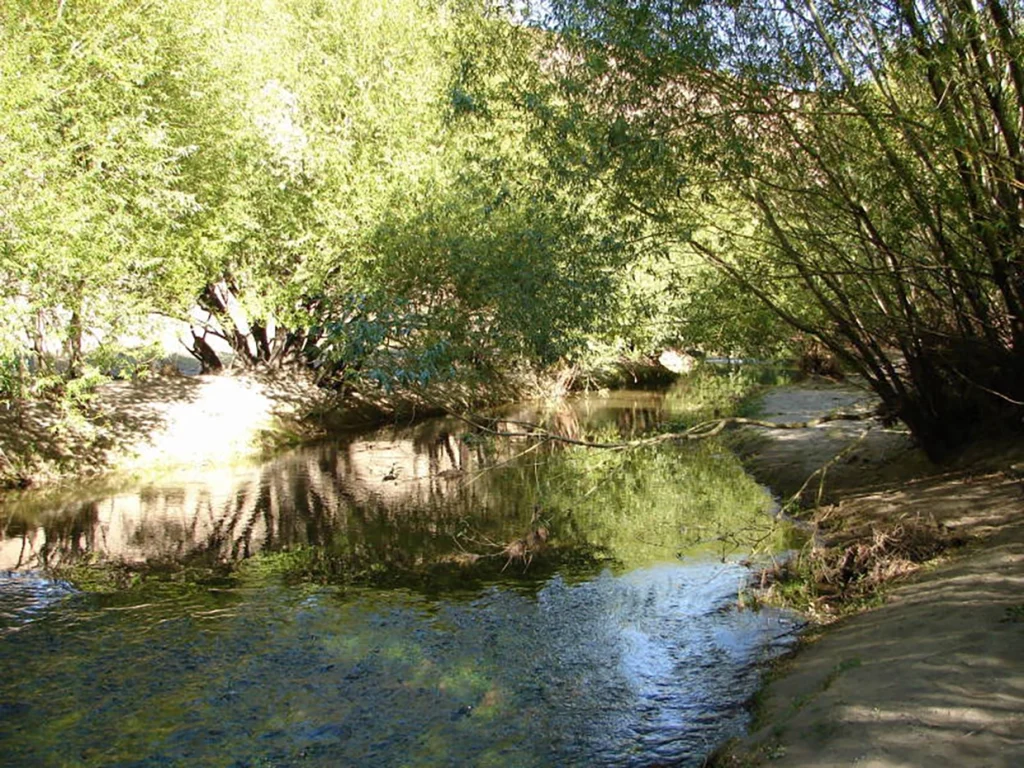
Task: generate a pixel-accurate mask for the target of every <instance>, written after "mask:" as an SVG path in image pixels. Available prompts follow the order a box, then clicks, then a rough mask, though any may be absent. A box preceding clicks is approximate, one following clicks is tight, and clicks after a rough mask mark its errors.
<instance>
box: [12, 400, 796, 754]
mask: <svg viewBox="0 0 1024 768" xmlns="http://www.w3.org/2000/svg"><path fill="white" fill-rule="evenodd" d="M679 405H680V403H679V401H678V399H677V398H676V397H674V396H673V395H672V394H671V393H669V394H667V395H666V394H660V393H652V392H643V391H637V392H617V393H613V394H610V395H604V396H587V397H580V398H577V399H575V400H573V401H571V402H569V403H563V404H560V405H558V406H552V407H548V408H543V407H537V406H523V407H519V408H512V409H507V410H505V411H503V412H501V413H499V414H497V415H496V419H495V421H493V422H491V423H489V424H488V425H486V426H487V428H483V427H482V426H480V425H472V424H467V423H466V422H464V421H459V420H456V419H434V420H430V421H425V422H421V423H418V424H415V425H410V426H404V425H397V426H392V427H389V428H387V429H383V430H377V431H374V432H370V433H365V434H360V435H350V436H347V437H344V438H341V439H333V440H330V441H325V442H322V443H318V444H315V445H310V446H304V447H302V448H299V449H296V450H294V451H291V452H289V453H286V454H283V455H280V456H278V457H276V458H274V459H273V460H271V461H268V462H264V463H259V464H251V465H241V466H234V467H232V468H230V469H226V468H219V469H215V470H213V469H211V470H207V471H201V470H197V469H193V470H190V471H189V472H188V473H184V474H179V475H172V476H168V477H162V478H155V479H145V480H142V479H140V480H135V481H133V482H132V483H129V484H126V485H124V486H122V487H115V488H102V489H99V488H96V489H89V488H80V489H76V490H75V492H74V493H72V494H70V495H65V496H51V497H49V498H48V499H47V500H46V501H42V502H40V501H38V500H34V501H33V500H30V501H27V502H25V503H22V504H20V505H19V504H9V505H8V506H7V507H6V508H4V509H3V510H2V511H0V531H2V535H0V664H2V666H3V668H4V669H3V671H4V674H3V675H2V676H0V763H2V764H4V765H40V766H47V765H54V766H57V765H68V764H75V765H86V766H91V765H97V766H99V765H123V766H136V765H137V766H144V765H210V766H228V765H238V766H257V765H260V766H266V765H280V766H289V765H325V766H326V765H332V766H333V765H374V766H378V765H379V766H391V765H394V766H400V765H401V766H405V765H410V766H411V765H455V764H458V765H501V766H512V765H515V766H546V765H580V766H593V765H628V766H646V765H699V764H700V763H701V761H702V759H703V756H704V755H706V754H707V753H708V752H710V751H711V750H712V749H714V747H715V746H716V745H717V744H719V743H720V742H722V741H723V740H726V739H728V738H730V737H732V736H735V735H738V734H740V733H742V731H743V729H744V728H745V726H746V724H747V713H746V709H745V703H746V701H747V699H748V698H749V696H750V695H751V694H752V692H753V691H754V690H755V688H756V685H757V680H758V675H759V668H760V666H759V665H760V664H761V663H762V662H763V661H764V660H766V659H767V658H770V657H771V656H773V655H774V654H777V653H778V652H779V651H781V650H782V649H784V648H785V647H787V646H788V644H789V643H791V641H792V638H793V633H794V630H795V627H796V624H795V622H794V620H793V619H792V618H791V617H789V616H787V615H785V614H783V613H779V612H777V611H774V610H770V609H765V610H761V611H758V612H753V611H745V610H740V609H739V608H738V607H737V595H738V593H739V591H740V590H741V589H742V587H743V585H744V584H745V581H746V579H747V578H748V576H749V571H748V569H747V568H746V567H745V565H744V564H743V561H744V560H745V558H747V557H749V556H750V555H751V553H752V552H754V553H755V554H757V555H760V556H763V555H766V554H768V553H770V552H771V551H772V550H778V549H781V548H783V547H784V546H786V542H787V538H786V537H787V533H786V532H785V531H784V530H782V529H780V528H779V525H778V524H777V523H776V521H774V520H773V518H772V516H771V514H770V511H771V509H772V505H773V502H772V499H771V498H770V496H769V495H768V493H767V491H766V490H765V489H763V488H762V487H760V486H758V485H757V484H756V483H754V482H753V480H751V478H750V477H749V476H747V475H746V474H745V473H744V471H743V469H742V467H741V466H740V464H739V462H738V461H737V459H736V458H735V457H734V456H733V455H732V454H731V453H730V452H729V451H728V450H727V449H726V448H725V447H724V446H722V445H720V444H718V443H704V444H701V445H699V446H689V447H686V446H682V447H680V446H670V445H666V444H662V445H660V446H658V447H656V448H647V449H641V450H633V451H628V452H624V451H620V452H612V451H600V450H594V449H583V448H573V447H567V446H565V445H560V444H554V443H538V442H536V441H531V440H525V439H508V438H495V437H494V436H493V435H492V434H490V430H495V429H496V430H497V431H519V430H521V429H522V426H521V422H527V421H528V422H538V423H542V424H544V425H545V427H546V428H548V429H550V430H552V431H555V432H557V433H559V434H562V435H564V436H566V437H571V438H581V437H588V438H609V437H633V436H635V435H637V434H639V433H641V432H645V431H647V430H649V429H651V428H653V427H656V425H658V424H659V423H662V422H664V421H665V420H668V419H672V418H674V417H675V416H677V415H678V414H677V410H678V408H679Z"/></svg>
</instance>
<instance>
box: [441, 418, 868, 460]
mask: <svg viewBox="0 0 1024 768" xmlns="http://www.w3.org/2000/svg"><path fill="white" fill-rule="evenodd" d="M457 418H459V419H461V420H462V421H465V422H466V423H467V424H469V425H471V426H473V427H475V428H477V429H480V430H481V431H484V432H486V433H488V434H490V435H493V436H494V437H508V438H526V439H533V440H541V441H552V442H558V443H565V444H567V445H579V446H583V447H585V448H603V449H606V450H613V451H621V450H627V449H630V448H641V447H644V446H649V445H660V444H661V443H671V442H676V441H683V440H704V439H706V438H709V437H715V436H716V435H720V434H721V433H722V432H723V431H724V430H725V429H726V427H733V426H750V427H763V428H765V429H810V428H811V427H817V426H820V425H822V424H827V423H829V422H833V421H867V420H869V419H872V418H874V414H873V413H870V412H867V413H833V414H828V415H826V416H820V417H818V418H815V419H809V420H808V421H782V422H774V421H764V420H763V419H749V418H746V417H742V416H729V417H727V418H721V419H712V420H711V421H704V422H701V423H700V424H695V425H694V426H692V427H690V428H689V429H685V430H683V431H682V432H665V433H663V434H660V435H654V436H652V437H644V438H639V439H636V440H624V441H619V442H609V443H603V442H593V441H590V440H579V439H577V438H572V437H565V436H564V435H559V434H557V433H555V432H552V431H551V430H549V429H547V428H546V427H544V426H542V425H540V424H534V423H533V422H529V421H513V420H509V419H494V418H486V419H483V418H472V417H467V416H457ZM497 423H501V424H506V425H513V426H517V427H522V428H523V429H522V430H521V431H510V430H507V429H495V428H493V427H491V426H488V424H491V425H494V424H497Z"/></svg>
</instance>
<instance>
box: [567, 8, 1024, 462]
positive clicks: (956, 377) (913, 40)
mask: <svg viewBox="0 0 1024 768" xmlns="http://www.w3.org/2000/svg"><path fill="white" fill-rule="evenodd" d="M1021 12H1022V9H1021V7H1020V6H1019V4H1017V3H1009V4H1007V3H1005V2H1002V1H1001V0H993V1H991V2H984V3H976V4H974V3H966V2H959V0H926V1H925V2H917V3H910V2H904V1H903V0H890V1H888V2H884V3H875V2H872V3H867V2H852V3H851V2H842V3H839V2H830V1H829V0H824V1H816V0H787V1H786V2H782V3H772V4H766V3H757V2H740V3H736V2H721V3H719V2H704V3H691V4H681V5H677V4H669V3H657V2H588V1H587V0H583V1H582V2H574V1H573V0H567V1H566V2H555V3H554V4H553V13H552V16H551V18H550V19H549V20H548V22H549V24H551V25H552V26H554V27H555V29H556V30H557V32H558V35H557V36H552V38H551V40H552V45H553V50H554V51H556V52H558V56H557V66H556V67H554V68H553V69H554V71H555V72H556V74H557V76H558V77H560V78H561V81H562V85H563V93H564V94H565V100H566V103H567V104H569V105H570V108H569V110H568V111H567V113H568V114H571V116H572V117H573V123H574V124H575V125H576V126H577V127H576V129H575V130H576V135H577V136H582V137H583V141H585V142H586V145H587V146H588V148H589V152H588V154H587V157H586V160H585V161H584V162H582V163H580V165H579V168H578V170H579V171H580V172H585V173H587V174H590V175H591V176H594V175H601V176H602V177H603V178H605V179H607V180H608V183H609V184H610V185H613V186H614V188H615V190H616V194H618V195H620V196H621V197H622V199H623V200H624V203H625V204H627V205H629V206H631V207H632V208H633V209H634V210H636V211H637V213H638V215H640V216H641V217H642V218H643V219H644V220H645V221H646V222H647V223H648V224H657V225H658V226H659V227H660V228H667V229H669V230H670V231H671V236H672V237H673V238H675V239H678V240H680V241H684V242H686V243H687V244H688V246H689V247H690V248H692V249H693V250H694V251H695V252H697V253H699V254H701V255H702V256H703V257H704V258H705V259H706V260H708V261H709V262H710V263H712V264H714V265H715V266H716V267H717V268H719V269H721V270H722V271H723V272H724V273H725V274H727V275H728V276H729V277H730V279H731V280H733V281H735V283H736V284H737V285H739V286H741V287H742V288H743V289H744V290H745V291H749V292H750V293H751V294H753V295H755V296H757V297H758V298H759V299H760V300H761V301H762V302H764V303H765V305H767V306H769V307H771V308H772V310H773V311H774V312H775V313H776V314H777V315H778V316H779V317H781V318H782V319H784V320H785V321H786V322H787V323H788V324H789V325H790V326H792V327H794V328H796V329H798V330H800V331H801V332H803V333H806V334H808V335H810V336H813V337H815V338H818V339H820V340H821V342H822V343H823V344H825V345H826V346H827V347H829V348H830V349H831V350H832V351H833V352H835V353H836V354H837V355H839V356H841V357H842V358H843V359H844V360H845V361H846V362H847V363H848V364H849V365H850V366H851V367H852V368H853V369H854V370H855V371H856V372H858V373H860V374H862V375H863V376H864V377H865V378H866V379H867V381H868V382H870V384H871V386H872V387H873V388H874V389H875V391H876V392H877V393H878V394H879V395H880V396H881V398H882V400H883V402H884V404H885V406H886V407H887V408H888V409H889V411H890V412H891V413H892V414H893V415H895V416H898V417H899V418H900V419H902V420H903V421H904V422H905V423H906V424H907V425H908V426H909V427H910V429H911V430H912V432H913V433H914V434H915V435H917V437H919V438H920V440H921V442H922V444H923V445H924V447H925V448H926V449H927V450H928V451H929V452H930V453H931V454H932V455H933V456H940V455H944V454H945V453H947V452H948V451H950V450H954V449H955V448H957V447H958V446H959V445H961V444H963V442H965V441H966V440H968V439H970V437H972V436H974V435H976V434H977V433H978V432H979V430H980V429H984V428H987V427H988V426H991V425H992V424H993V423H1001V424H1007V425H1010V426H1012V427H1014V428H1019V427H1020V426H1021V415H1022V410H1021V405H1022V404H1024V375H1022V374H1024V368H1022V366H1024V355H1022V354H1021V353H1022V349H1024V347H1022V346H1021V344H1022V342H1024V337H1022V326H1021V322H1022V317H1024V316H1022V314H1021V309H1022V305H1021V299H1022V290H1024V282H1022V272H1021V269H1022V255H1021V254H1022V244H1024V243H1022V239H1021V238H1022V237H1024V229H1022V228H1021V220H1020V217H1021V210H1022V203H1024V198H1022V195H1024V185H1022V184H1021V183H1020V180H1021V178H1022V177H1021V173H1022V171H1024V166H1022V164H1021V130H1022V123H1021V120H1022V118H1021V116H1022V114H1024V76H1022V70H1021V65H1020V61H1021V56H1020V54H1021V41H1020V36H1019V29H1020V15H1021ZM552 59H553V60H555V54H552ZM599 86H600V87H599Z"/></svg>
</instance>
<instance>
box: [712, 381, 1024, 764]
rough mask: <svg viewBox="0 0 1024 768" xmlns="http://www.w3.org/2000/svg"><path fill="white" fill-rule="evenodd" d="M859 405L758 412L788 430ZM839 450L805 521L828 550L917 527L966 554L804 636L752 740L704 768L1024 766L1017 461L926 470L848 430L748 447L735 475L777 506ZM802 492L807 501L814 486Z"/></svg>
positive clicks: (783, 392) (910, 570)
mask: <svg viewBox="0 0 1024 768" xmlns="http://www.w3.org/2000/svg"><path fill="white" fill-rule="evenodd" d="M870 405H871V402H870V398H869V397H867V396H866V395H865V393H863V392H859V391H858V390H855V389H852V388H850V387H831V386H825V385H822V386H819V387H784V388H780V389H778V390H774V391H772V392H770V393H769V394H768V395H767V396H766V397H765V400H764V403H763V411H764V413H765V415H766V416H768V417H773V418H777V419H778V420H780V421H788V420H796V419H800V418H808V417H812V416H814V415H817V414H818V413H820V412H825V411H829V410H832V409H834V408H838V409H842V410H846V409H850V408H857V407H862V408H863V407H870ZM864 426H869V427H872V428H871V429H870V431H869V433H868V435H867V436H864V437H862V436H861V431H862V430H863V428H864ZM848 446H852V447H850V448H849V450H847V451H846V453H844V454H843V455H842V457H841V458H840V460H838V461H837V462H836V463H835V465H833V466H832V467H831V468H830V470H829V472H828V474H827V475H826V481H825V485H824V488H823V491H822V496H823V501H824V502H825V503H826V504H827V506H824V507H823V508H822V509H821V510H819V512H818V513H817V515H816V516H815V517H816V520H817V522H818V524H819V526H820V527H821V529H822V533H823V537H824V538H825V539H826V540H828V539H830V538H831V539H833V540H841V541H843V542H844V543H847V544H856V543H857V542H865V541H870V540H872V537H874V536H876V535H878V532H882V531H886V530H891V529H892V528H893V527H894V526H899V525H912V524H926V525H928V526H931V527H933V528H934V529H935V530H937V531H941V532H943V534H944V535H945V536H946V537H947V539H948V540H949V541H958V542H966V545H964V546H961V547H957V548H954V549H947V550H946V551H945V552H944V553H943V555H942V556H941V557H940V558H939V559H937V560H935V561H933V562H930V563H925V564H923V565H920V566H911V567H907V568H905V569H902V571H901V572H900V576H899V578H897V579H896V580H895V581H893V582H891V583H890V585H889V586H888V587H887V588H886V590H885V594H884V602H883V603H882V604H881V605H879V606H877V607H875V608H873V609H870V610H865V611H863V612H861V613H858V614H856V615H853V616H850V617H848V618H845V619H843V620H841V621H838V622H836V623H834V624H831V625H829V626H827V627H825V628H823V629H821V630H820V631H812V632H811V633H809V635H808V637H807V638H806V640H805V642H803V643H802V644H801V646H800V648H799V649H798V651H797V652H796V653H795V654H794V655H793V656H792V657H791V658H789V659H788V660H786V661H784V662H782V663H781V664H780V665H779V666H778V667H777V668H776V669H775V670H774V671H773V673H772V674H771V675H770V679H769V681H768V682H767V683H766V686H765V688H764V690H763V691H762V694H761V695H760V696H759V698H758V700H757V702H756V723H755V728H754V730H753V732H752V733H751V734H750V735H749V736H748V738H746V739H745V740H743V741H742V742H740V743H737V744H733V745H731V746H730V747H729V748H728V749H726V750H725V751H724V752H723V753H722V754H721V755H719V756H718V757H717V758H716V764H717V765H719V766H750V765H761V764H769V763H770V764H771V765H778V766H808V767H810V766H815V767H816V768H825V767H828V766H851V765H857V766H865V767H866V768H867V767H870V768H897V766H899V767H900V768H905V767H906V766H929V767H930V766H957V767H960V766H990V767H991V768H1002V767H1004V766H1005V767H1006V768H1010V766H1020V765H1024V514H1022V513H1024V493H1022V485H1021V481H1020V478H1019V477H1018V471H1017V469H1014V463H1015V462H1019V461H1020V458H1021V456H1020V453H1019V452H1018V451H1019V447H1018V446H1000V447H998V448H995V447H992V446H990V447H989V448H988V450H987V451H986V452H984V453H982V452H979V453H977V454H975V455H973V456H968V457H965V458H964V459H962V460H961V461H960V462H959V463H958V464H956V465H955V466H949V467H935V466H932V465H930V464H928V462H927V461H926V460H925V459H924V458H923V456H921V454H920V453H919V452H918V451H916V450H915V448H914V447H913V445H912V444H911V443H910V441H909V439H908V438H907V437H906V436H905V435H901V434H899V433H898V432H888V431H884V430H882V429H881V428H880V425H878V424H871V423H870V422H869V423H867V424H866V425H865V424H860V423H854V422H851V423H849V424H846V425H839V424H830V425H825V426H822V427H819V428H816V429H811V430H802V431H800V432H794V433H785V432H783V433H771V434H770V435H765V436H762V437H760V438H759V439H758V440H757V441H756V442H755V443H754V448H752V449H751V450H752V455H751V456H750V457H749V459H748V461H749V464H750V466H751V468H752V469H753V471H754V472H755V474H756V475H758V476H759V477H761V478H762V479H763V480H764V481H765V482H767V483H769V484H770V485H772V486H774V487H775V488H776V489H779V490H782V491H783V492H784V493H787V494H788V493H792V492H793V491H795V490H796V488H799V486H800V484H802V483H803V479H804V478H806V476H807V475H809V474H810V473H811V472H813V471H814V470H815V469H816V468H818V467H819V466H821V465H822V464H823V463H825V462H826V461H827V460H828V459H829V458H830V457H832V456H834V455H836V454H837V453H839V452H840V451H843V450H844V448H846V447H848ZM810 488H811V489H812V495H814V494H816V493H817V484H816V481H815V483H814V484H813V485H812V486H810ZM829 502H830V503H829Z"/></svg>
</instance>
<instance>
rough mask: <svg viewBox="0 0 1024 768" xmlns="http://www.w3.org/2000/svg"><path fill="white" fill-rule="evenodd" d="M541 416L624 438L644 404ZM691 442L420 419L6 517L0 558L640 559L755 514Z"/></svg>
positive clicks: (53, 562) (758, 497)
mask: <svg viewBox="0 0 1024 768" xmlns="http://www.w3.org/2000/svg"><path fill="white" fill-rule="evenodd" d="M504 418H507V419H511V420H514V419H516V418H517V416H515V415H506V416H505V417H504ZM534 418H535V419H536V418H537V417H536V415H534ZM542 418H543V419H544V420H545V424H546V426H547V427H548V428H549V429H553V428H557V429H558V431H559V432H560V433H562V434H564V435H566V436H573V435H577V436H586V434H587V433H588V430H593V429H595V428H596V429H608V428H615V429H618V430H620V431H621V432H622V433H624V434H630V433H632V432H633V431H634V430H640V429H646V428H647V427H648V426H649V425H651V424H652V423H655V422H656V420H657V411H656V409H653V408H651V407H649V404H647V403H639V404H637V403H634V404H632V405H629V406H628V407H621V408H619V409H617V410H615V411H613V412H609V411H604V412H600V411H597V412H595V414H582V415H581V412H580V409H569V408H560V409H557V410H552V411H550V412H548V413H547V414H544V415H543V416H542ZM701 450H702V451H703V453H701V452H692V451H690V452H680V451H678V450H676V449H673V448H671V447H668V446H666V447H664V448H661V449H658V450H652V451H644V452H629V453H607V452H594V451H586V450H579V449H573V448H568V447H566V446H564V445H561V444H545V445H543V446H540V447H537V446H536V444H534V443H529V442H527V441H522V440H511V441H508V440H505V441H503V440H492V439H489V438H487V437H486V434H484V433H481V432H480V431H474V430H473V429H471V428H470V427H468V426H467V425H466V424H463V423H461V422H458V421H456V420H445V419H438V420H432V421H428V422H424V423H422V424H419V425H416V426H414V427H411V428H407V429H400V430H389V431H381V432H378V433H375V434H373V435H370V436H368V437H364V438H359V439H353V440H349V441H346V442H334V443H323V444H319V445H314V446H307V447H304V448H301V449H298V450H295V451H292V452H290V453H288V454H285V455H283V456H280V457H278V458H277V459H275V460H272V461H269V462H267V463H265V464H264V465H262V466H260V467H253V468H247V469H241V470H238V471H236V472H235V473H234V474H233V475H225V474H223V473H210V475H209V476H207V477H204V478H203V482H201V483H185V484H180V485H162V486H149V487H147V488H145V489H143V490H141V491H137V492H135V493H129V494H115V495H112V496H107V497H105V498H100V499H95V500H89V501H85V502H82V501H79V502H75V503H74V504H70V505H68V506H66V507H65V508H57V509H53V510H50V511H48V512H46V513H44V514H43V515H42V516H40V517H37V518H32V517H31V516H23V517H19V516H18V514H17V513H16V512H14V513H9V514H8V516H7V519H6V521H5V522H4V523H3V525H0V568H26V567H44V568H46V567H50V568H53V567H59V566H62V565H67V564H73V563H76V562H82V561H87V560H88V559H90V558H97V559H100V560H103V561H107V562H113V563H119V564H124V565H127V566H129V567H131V568H146V567H149V566H152V565H154V564H161V565H167V564H177V565H181V564H185V565H206V566H225V565H227V566H229V567H232V568H233V567H234V564H236V563H238V562H240V561H246V560H249V559H251V558H253V557H254V556H258V557H257V561H258V563H269V562H270V561H271V560H273V559H274V558H276V559H277V562H278V565H279V566H280V567H276V566H275V567H276V570H277V572H283V573H286V574H287V575H291V576H297V577H300V578H302V577H310V578H316V579H327V580H341V581H346V582H349V581H353V582H360V583H389V582H394V583H398V582H402V581H403V580H404V581H408V580H409V579H410V578H411V576H415V577H416V578H419V577H421V576H422V577H424V578H426V576H430V575H434V576H437V575H438V574H441V575H442V576H443V575H444V574H446V573H449V572H450V573H451V574H454V575H456V576H460V577H461V576H464V575H465V574H466V572H467V571H468V570H472V571H473V572H475V573H487V572H491V573H493V574H497V573H500V572H501V571H502V569H503V568H504V569H506V571H507V572H508V573H510V574H511V573H522V572H523V571H524V570H526V569H527V567H528V568H529V569H530V570H531V571H532V572H533V573H537V572H538V571H543V570H544V569H546V568H549V567H554V565H555V564H557V563H558V562H563V563H564V562H567V561H570V560H573V559H574V558H577V559H579V560H580V561H582V562H586V563H591V564H592V563H593V562H594V558H595V557H599V556H601V557H605V556H607V555H608V553H612V554H614V555H615V557H616V558H617V559H621V560H622V561H623V562H627V561H629V562H634V561H635V562H643V561H652V560H653V559H654V558H656V557H664V556H665V553H666V552H669V553H670V554H671V553H672V552H674V551H678V550H679V548H680V547H682V546H684V544H685V542H683V543H681V542H682V538H683V534H682V532H684V531H697V532H698V534H697V535H698V536H700V537H704V538H707V536H706V535H705V532H706V531H710V532H711V533H710V535H711V536H714V537H715V538H720V537H721V535H722V533H721V532H722V531H726V530H727V529H728V528H729V526H731V525H733V519H734V518H736V515H737V512H736V510H740V511H741V512H742V515H743V516H745V517H744V518H743V519H744V521H745V522H743V524H744V525H748V524H749V523H750V520H751V516H750V513H751V512H752V511H753V512H754V513H755V514H757V515H760V514H761V512H760V510H761V508H762V507H763V506H764V504H763V502H764V499H763V493H762V492H761V491H760V490H759V489H757V488H756V486H753V485H752V483H751V481H750V480H749V478H746V477H745V475H743V473H742V470H741V469H740V468H739V467H738V465H737V464H735V462H733V463H732V464H730V463H729V462H727V461H721V460H720V459H719V458H716V457H717V456H721V455H722V454H720V453H716V452H715V449H713V448H712V447H710V446H706V447H705V448H702V449H701ZM751 489H753V490H751ZM541 528H543V529H544V535H543V536H542V537H539V536H538V534H537V531H538V530H540V529H541ZM548 534H550V536H549V535H548ZM531 535H532V538H531ZM688 535H689V534H688ZM691 538H693V537H691ZM531 541H534V542H538V541H539V542H540V543H541V544H543V547H542V548H543V549H544V556H543V557H535V556H534V555H535V554H537V552H535V551H534V550H533V549H532V548H527V549H526V550H524V552H522V553H521V555H522V556H521V557H519V558H518V559H516V558H512V557H510V556H509V553H510V552H511V553H518V549H516V548H515V546H513V545H516V544H517V543H520V544H523V543H524V542H525V544H523V547H519V549H523V548H524V547H526V544H529V543H530V542H531ZM540 549H541V547H538V551H539V550H540ZM527 550H528V551H527ZM258 563H257V564H258ZM247 567H248V566H247ZM254 567H255V566H254Z"/></svg>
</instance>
